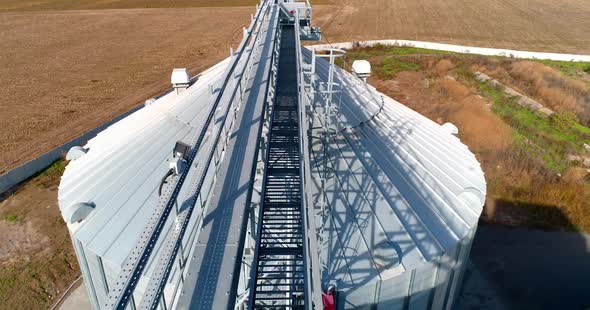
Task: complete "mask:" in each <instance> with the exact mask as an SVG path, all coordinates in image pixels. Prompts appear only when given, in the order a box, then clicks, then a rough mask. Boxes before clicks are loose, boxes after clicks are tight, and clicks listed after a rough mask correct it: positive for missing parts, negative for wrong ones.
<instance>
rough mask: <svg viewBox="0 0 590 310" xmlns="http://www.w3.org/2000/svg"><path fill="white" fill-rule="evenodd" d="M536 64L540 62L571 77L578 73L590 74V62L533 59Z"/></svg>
mask: <svg viewBox="0 0 590 310" xmlns="http://www.w3.org/2000/svg"><path fill="white" fill-rule="evenodd" d="M531 60H532V61H535V62H540V63H542V64H544V65H546V66H549V67H553V68H554V69H557V70H559V71H560V72H561V73H563V74H565V75H567V76H571V75H575V74H577V73H578V72H582V71H583V72H586V73H588V74H590V62H575V61H558V60H544V59H531Z"/></svg>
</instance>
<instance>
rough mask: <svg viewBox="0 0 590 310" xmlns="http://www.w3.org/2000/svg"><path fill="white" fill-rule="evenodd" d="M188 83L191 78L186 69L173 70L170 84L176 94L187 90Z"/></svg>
mask: <svg viewBox="0 0 590 310" xmlns="http://www.w3.org/2000/svg"><path fill="white" fill-rule="evenodd" d="M190 81H191V76H190V74H189V73H188V69H187V68H175V69H174V70H172V76H171V77H170V82H171V83H172V87H173V88H174V89H175V90H176V93H177V94H178V93H180V92H181V91H183V90H185V89H187V88H188V86H189V84H190Z"/></svg>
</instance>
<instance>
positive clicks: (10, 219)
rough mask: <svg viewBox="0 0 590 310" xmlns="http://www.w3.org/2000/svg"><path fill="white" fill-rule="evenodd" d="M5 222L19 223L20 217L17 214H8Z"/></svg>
mask: <svg viewBox="0 0 590 310" xmlns="http://www.w3.org/2000/svg"><path fill="white" fill-rule="evenodd" d="M4 220H5V221H7V222H11V223H19V222H20V219H19V218H18V216H17V215H16V214H8V215H6V216H4Z"/></svg>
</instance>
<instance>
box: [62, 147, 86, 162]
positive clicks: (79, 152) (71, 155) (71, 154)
mask: <svg viewBox="0 0 590 310" xmlns="http://www.w3.org/2000/svg"><path fill="white" fill-rule="evenodd" d="M87 152H88V149H85V148H83V147H81V146H73V147H72V148H71V149H70V150H69V151H68V153H67V154H66V160H76V159H78V158H80V157H82V156H84V155H86V153H87Z"/></svg>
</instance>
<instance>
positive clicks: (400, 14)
mask: <svg viewBox="0 0 590 310" xmlns="http://www.w3.org/2000/svg"><path fill="white" fill-rule="evenodd" d="M326 2H328V1H322V3H326ZM329 2H332V3H334V5H329V6H323V5H322V6H316V7H315V8H314V14H315V16H316V20H315V22H316V24H318V25H320V26H321V27H322V31H323V33H324V34H325V37H326V38H327V39H328V40H330V41H332V42H341V41H354V40H374V39H406V40H419V41H434V42H441V43H455V44H463V45H471V46H485V47H497V48H512V49H522V50H532V51H551V52H557V53H582V54H590V5H589V4H590V3H589V2H588V1H587V0H560V1H551V0H475V1H473V0H471V1H464V0H401V1H400V0H341V1H336V0H329ZM336 4H337V5H336Z"/></svg>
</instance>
